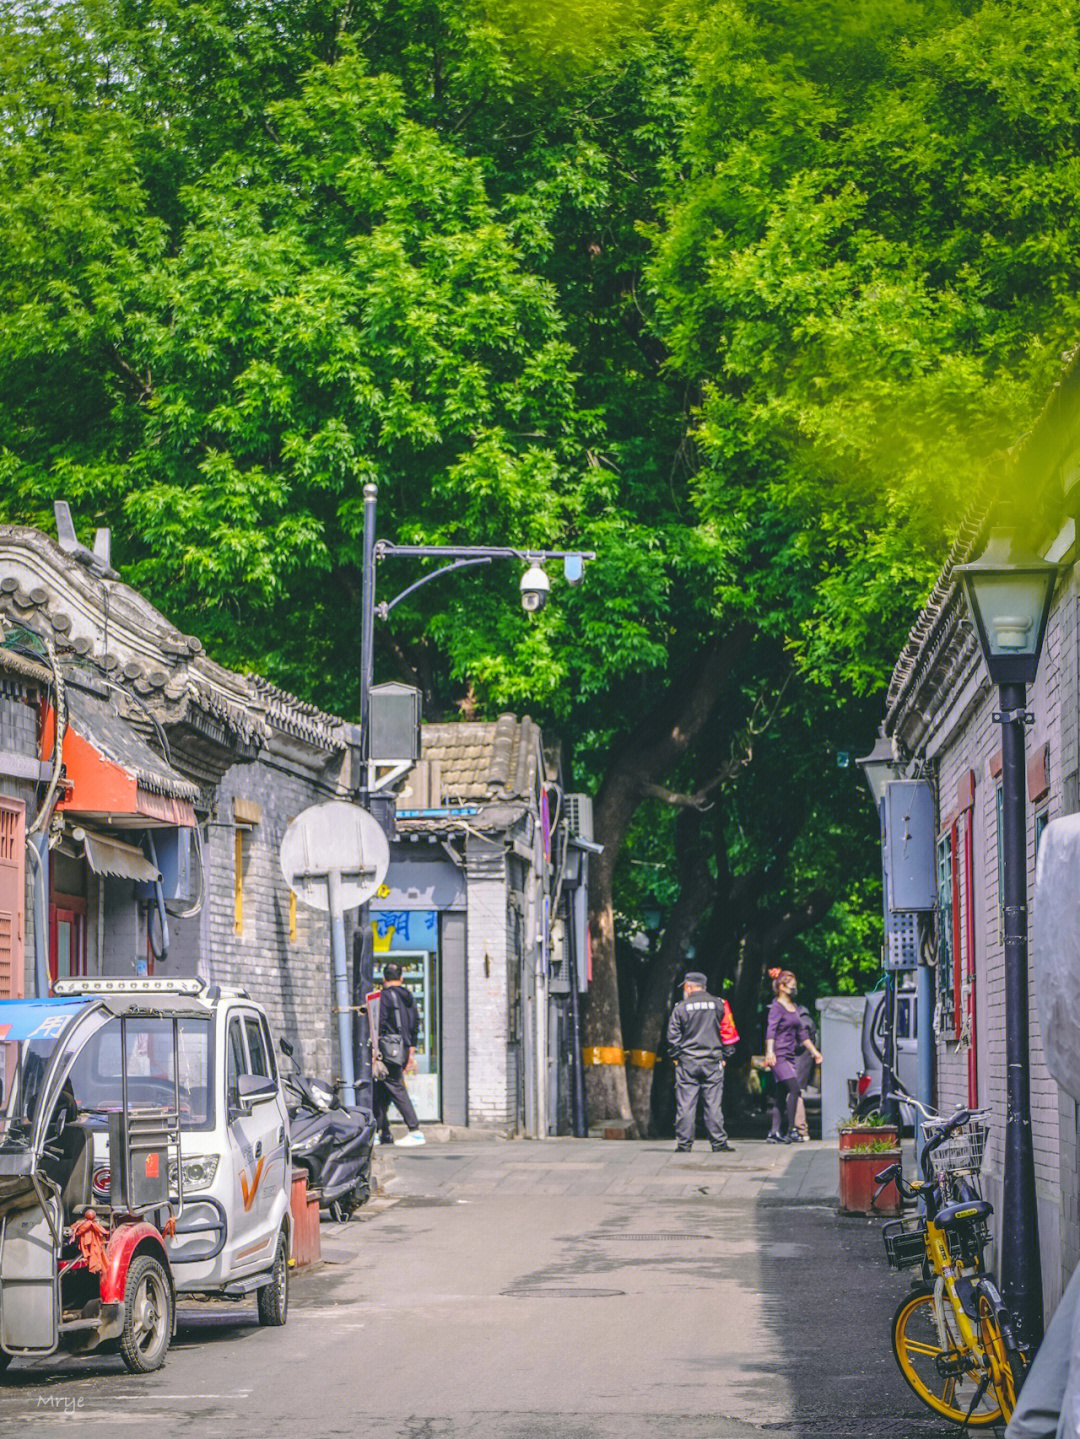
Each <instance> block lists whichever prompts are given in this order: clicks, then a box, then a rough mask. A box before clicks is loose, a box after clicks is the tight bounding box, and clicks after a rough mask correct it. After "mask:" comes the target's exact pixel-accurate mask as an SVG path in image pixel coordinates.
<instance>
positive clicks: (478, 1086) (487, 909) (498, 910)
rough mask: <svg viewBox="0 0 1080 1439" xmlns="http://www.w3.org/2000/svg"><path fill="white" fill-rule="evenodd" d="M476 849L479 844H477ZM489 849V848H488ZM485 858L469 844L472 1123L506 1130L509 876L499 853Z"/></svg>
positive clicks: (510, 1099) (511, 1103)
mask: <svg viewBox="0 0 1080 1439" xmlns="http://www.w3.org/2000/svg"><path fill="white" fill-rule="evenodd" d="M477 845H479V842H477ZM489 848H490V847H489ZM496 854H497V859H496V857H495V854H491V855H489V856H484V855H481V854H478V853H477V852H476V850H475V849H474V848H473V847H472V846H470V852H469V860H470V863H469V871H468V874H467V880H466V883H467V895H468V909H467V911H466V919H465V924H466V941H465V943H466V953H465V965H466V971H467V979H468V1042H469V1093H468V1115H469V1124H470V1125H480V1126H488V1127H496V1128H502V1129H505V1128H507V1127H509V1126H510V1125H511V1124H512V1123H513V1120H514V1110H515V1108H516V1103H515V1099H514V1090H515V1076H514V1073H513V1070H512V1066H511V1063H510V1040H511V1036H510V1017H509V1013H508V1003H507V996H508V993H509V988H510V985H509V975H508V973H507V966H508V963H509V962H510V958H511V955H512V953H513V951H512V949H511V947H510V945H509V944H508V943H507V878H506V864H505V861H504V859H503V857H502V853H501V850H499V851H497V852H496Z"/></svg>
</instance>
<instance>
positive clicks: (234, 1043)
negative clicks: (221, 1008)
mask: <svg viewBox="0 0 1080 1439" xmlns="http://www.w3.org/2000/svg"><path fill="white" fill-rule="evenodd" d="M247 1072H248V1067H247V1059H246V1058H245V1055H244V1036H243V1035H242V1034H241V1032H240V1021H239V1019H233V1020H230V1022H229V1067H228V1074H227V1076H226V1081H225V1083H226V1093H227V1095H228V1097H229V1108H230V1109H233V1110H235V1109H239V1108H240V1076H241V1075H242V1074H247Z"/></svg>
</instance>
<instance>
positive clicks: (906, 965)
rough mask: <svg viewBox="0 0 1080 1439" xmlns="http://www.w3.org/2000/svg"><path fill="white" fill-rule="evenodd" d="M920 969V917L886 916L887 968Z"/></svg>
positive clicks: (892, 913)
mask: <svg viewBox="0 0 1080 1439" xmlns="http://www.w3.org/2000/svg"><path fill="white" fill-rule="evenodd" d="M918 967H919V916H918V915H917V914H897V913H895V911H891V910H890V912H889V913H888V914H887V915H886V916H885V968H886V969H888V970H891V971H893V972H894V973H895V972H896V971H898V970H909V969H918Z"/></svg>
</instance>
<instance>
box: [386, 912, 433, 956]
mask: <svg viewBox="0 0 1080 1439" xmlns="http://www.w3.org/2000/svg"><path fill="white" fill-rule="evenodd" d="M371 923H372V926H373V928H374V930H375V948H376V951H377V952H378V953H379V954H385V953H387V951H388V950H389V952H390V953H393V951H394V950H396V949H409V950H412V951H414V952H415V951H416V950H418V949H424V950H428V951H429V952H430V953H431V954H435V953H437V952H438V948H439V912H438V910H435V909H396V910H395V909H382V910H376V911H374V912H373V913H372V916H371ZM387 941H389V943H387Z"/></svg>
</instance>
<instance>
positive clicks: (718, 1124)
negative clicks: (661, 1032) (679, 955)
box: [667, 970, 739, 1154]
mask: <svg viewBox="0 0 1080 1439" xmlns="http://www.w3.org/2000/svg"><path fill="white" fill-rule="evenodd" d="M706 983H707V981H706V979H705V976H704V975H703V974H698V973H697V972H696V971H693V970H692V971H691V972H690V973H689V974H687V976H686V977H685V979H684V980H683V984H682V991H683V997H682V999H681V1000H680V1001H679V1003H678V1004H677V1005H676V1006H675V1008H674V1009H673V1010H672V1012H671V1019H670V1020H669V1022H668V1031H667V1039H668V1045H669V1046H670V1048H671V1052H672V1054H674V1056H675V1059H676V1062H677V1064H678V1068H677V1069H676V1071H675V1138H676V1141H677V1142H676V1145H675V1148H676V1150H677V1151H681V1152H682V1153H684V1154H685V1153H688V1152H689V1151H690V1149H691V1148H692V1147H693V1143H694V1129H695V1127H696V1125H697V1102H698V1094H699V1093H704V1095H705V1128H706V1130H707V1131H708V1134H709V1140H710V1142H711V1144H712V1147H713V1149H714V1150H723V1151H727V1152H730V1151H731V1150H732V1149H733V1148H734V1146H733V1145H731V1144H729V1143H728V1138H727V1135H726V1134H725V1133H724V1112H723V1108H722V1103H721V1101H722V1100H723V1097H724V1061H725V1059H727V1058H729V1057H730V1056H731V1054H733V1053H734V1051H735V1044H736V1043H737V1042H738V1038H739V1036H738V1033H737V1032H736V1030H735V1022H734V1020H733V1019H732V1017H731V1010H730V1009H729V1008H728V1004H727V1001H726V1000H723V999H714V998H713V996H712V995H710V994H707V993H706V991H705V985H706Z"/></svg>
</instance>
